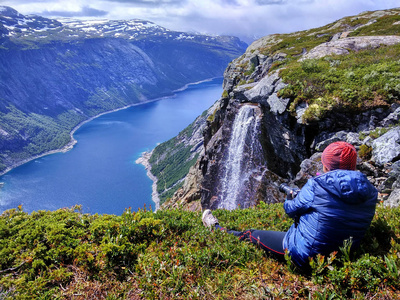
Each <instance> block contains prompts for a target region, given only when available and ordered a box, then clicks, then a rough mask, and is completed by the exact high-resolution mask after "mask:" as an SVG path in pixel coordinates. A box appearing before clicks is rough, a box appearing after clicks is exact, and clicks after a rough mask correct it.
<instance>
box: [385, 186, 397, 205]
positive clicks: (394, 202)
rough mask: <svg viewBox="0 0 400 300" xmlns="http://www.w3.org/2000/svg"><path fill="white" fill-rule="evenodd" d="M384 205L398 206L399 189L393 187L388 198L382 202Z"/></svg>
mask: <svg viewBox="0 0 400 300" xmlns="http://www.w3.org/2000/svg"><path fill="white" fill-rule="evenodd" d="M383 205H384V206H386V207H398V206H399V205H400V189H395V190H394V191H393V192H392V193H391V194H390V196H389V198H388V199H387V200H386V201H385V202H383Z"/></svg>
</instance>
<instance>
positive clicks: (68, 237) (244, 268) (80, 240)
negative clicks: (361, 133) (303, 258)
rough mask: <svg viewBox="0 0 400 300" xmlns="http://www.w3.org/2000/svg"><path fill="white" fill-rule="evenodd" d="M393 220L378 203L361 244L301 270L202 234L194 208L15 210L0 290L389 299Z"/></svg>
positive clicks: (6, 231) (255, 217) (250, 218)
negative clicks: (92, 212) (307, 270)
mask: <svg viewBox="0 0 400 300" xmlns="http://www.w3.org/2000/svg"><path fill="white" fill-rule="evenodd" d="M215 215H216V216H217V217H218V218H219V220H220V222H221V224H223V225H226V226H228V227H230V228H233V229H237V230H242V229H247V228H258V229H271V230H286V229H288V227H289V226H290V225H291V223H292V221H291V220H290V219H289V218H288V217H287V216H286V215H285V213H284V210H283V207H282V204H272V205H266V204H264V203H262V204H260V205H259V206H257V207H256V208H252V209H243V210H234V211H226V210H217V211H215ZM399 221H400V208H395V209H386V208H383V207H382V206H379V207H378V209H377V213H376V216H375V218H374V220H373V223H372V226H371V228H370V230H369V231H368V233H367V236H366V238H365V239H364V241H363V243H362V246H361V249H360V250H358V251H357V252H356V253H353V254H349V253H348V250H347V248H346V247H343V249H342V250H341V251H339V252H338V253H332V254H331V255H330V256H329V257H318V258H316V259H315V260H313V261H312V263H311V267H312V272H311V274H304V273H301V272H299V270H296V269H295V268H293V266H292V265H291V264H290V263H288V262H284V261H283V262H280V261H276V260H275V259H273V258H270V257H268V256H266V254H265V253H264V252H263V251H262V250H259V249H257V247H255V246H253V245H252V244H248V243H245V242H240V241H238V240H237V238H236V237H234V236H232V235H229V234H226V233H224V232H219V231H217V232H213V233H211V232H209V231H208V230H207V229H206V228H204V227H203V225H202V224H201V213H200V212H187V211H181V210H164V211H163V210H159V211H157V212H156V213H154V212H151V211H146V210H145V209H143V210H139V211H137V212H132V211H130V210H126V211H125V212H124V213H123V214H122V215H121V216H114V215H97V214H96V215H89V214H83V213H81V212H80V211H79V207H75V208H71V209H62V210H57V211H53V212H49V211H39V212H34V213H32V214H27V213H25V212H23V211H22V209H21V208H18V209H13V210H9V211H6V212H4V213H3V214H2V215H1V216H0V297H1V298H2V299H32V298H37V299H66V298H67V299H72V298H74V297H75V298H74V299H88V298H90V297H93V296H94V295H96V297H97V298H99V299H100V298H101V299H127V298H131V299H139V298H143V299H272V298H274V299H293V298H298V299H328V298H329V299H372V298H373V297H375V298H379V299H382V298H385V297H386V299H395V298H398V297H399V296H400V292H399V288H400V283H399V282H400V280H399V279H400V278H399V277H400V259H399V256H400V228H399ZM74 295H75V296H74ZM135 297H136V298H135Z"/></svg>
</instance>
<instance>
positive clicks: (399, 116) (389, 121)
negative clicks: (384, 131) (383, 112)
mask: <svg viewBox="0 0 400 300" xmlns="http://www.w3.org/2000/svg"><path fill="white" fill-rule="evenodd" d="M399 120H400V107H398V108H397V109H396V110H395V111H394V112H392V113H391V114H389V115H388V116H387V117H386V118H385V119H383V120H382V122H380V123H379V124H380V126H382V127H388V126H390V125H394V124H397V123H399Z"/></svg>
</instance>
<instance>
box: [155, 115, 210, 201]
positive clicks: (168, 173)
mask: <svg viewBox="0 0 400 300" xmlns="http://www.w3.org/2000/svg"><path fill="white" fill-rule="evenodd" d="M204 117H205V116H204V114H203V116H202V118H204ZM194 124H195V122H194V123H192V124H190V125H189V126H188V127H186V128H185V129H184V130H182V131H181V132H180V133H179V134H178V135H177V136H176V137H174V138H172V139H170V140H168V141H166V142H164V143H162V144H160V145H158V146H157V147H156V148H155V149H154V150H153V153H152V156H151V158H150V160H149V162H150V164H151V173H152V174H153V175H155V176H156V177H157V178H158V181H157V192H158V193H159V197H160V204H162V203H164V202H165V201H167V199H169V198H171V197H172V195H173V194H174V193H175V192H176V191H177V190H178V189H179V188H180V187H181V186H182V184H183V181H182V180H183V178H184V177H185V176H186V175H187V174H188V172H189V169H190V168H191V167H192V166H193V165H194V164H195V163H196V160H197V157H198V154H196V153H192V147H193V146H192V145H187V144H186V143H185V142H186V140H187V139H188V138H189V137H191V135H192V133H193V130H194V126H195V125H194Z"/></svg>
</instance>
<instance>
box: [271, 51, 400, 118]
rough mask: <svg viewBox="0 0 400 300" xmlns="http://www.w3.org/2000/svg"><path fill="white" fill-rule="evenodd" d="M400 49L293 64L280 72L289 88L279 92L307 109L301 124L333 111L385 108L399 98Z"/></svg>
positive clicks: (291, 107) (291, 109)
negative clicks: (303, 104)
mask: <svg viewBox="0 0 400 300" xmlns="http://www.w3.org/2000/svg"><path fill="white" fill-rule="evenodd" d="M399 55H400V46H399V45H395V46H387V47H381V48H379V49H369V50H364V51H359V52H357V53H351V54H349V55H345V56H332V57H325V58H321V59H313V60H305V61H302V62H292V63H290V64H288V65H287V66H286V68H284V69H282V70H281V71H280V75H281V76H282V78H283V80H284V82H286V83H287V84H288V85H287V86H286V87H285V88H284V89H283V90H281V91H280V92H279V95H280V96H281V97H284V98H291V99H292V100H293V101H292V103H291V106H290V111H291V112H295V109H296V107H297V105H298V104H300V103H307V104H308V109H307V110H306V112H305V114H304V115H303V121H304V122H309V121H315V120H317V121H318V120H320V119H321V118H323V117H324V116H325V115H326V113H327V112H329V111H332V110H339V111H340V110H346V111H354V112H359V111H364V110H367V109H371V108H376V107H388V106H389V105H390V104H392V103H394V102H399V97H400V76H399V71H400V62H399V60H398V57H399Z"/></svg>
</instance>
